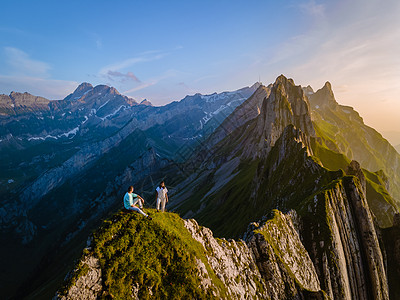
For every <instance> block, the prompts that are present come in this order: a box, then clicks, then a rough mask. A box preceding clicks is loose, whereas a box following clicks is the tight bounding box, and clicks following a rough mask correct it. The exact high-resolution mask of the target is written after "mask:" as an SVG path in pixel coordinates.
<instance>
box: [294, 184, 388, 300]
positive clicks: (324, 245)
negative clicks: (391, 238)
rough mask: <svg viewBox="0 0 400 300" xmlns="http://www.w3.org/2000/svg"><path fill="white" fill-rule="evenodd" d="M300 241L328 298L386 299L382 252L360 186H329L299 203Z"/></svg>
mask: <svg viewBox="0 0 400 300" xmlns="http://www.w3.org/2000/svg"><path fill="white" fill-rule="evenodd" d="M303 205H304V206H303V208H302V210H301V212H300V214H301V215H303V218H302V219H303V223H302V226H304V228H307V230H302V234H301V235H302V237H303V239H304V243H305V246H306V248H307V250H308V251H309V253H310V255H311V258H312V259H313V261H314V264H315V266H316V268H317V271H318V275H319V277H320V279H321V287H322V288H323V289H324V290H325V291H326V292H327V293H328V295H329V296H330V297H331V298H332V299H388V298H389V294H388V283H387V279H386V271H385V268H384V261H383V256H382V251H381V249H380V245H379V242H378V238H377V234H376V231H375V227H374V223H373V219H372V216H371V213H370V210H369V207H368V203H367V202H366V199H365V196H364V193H363V190H362V186H361V185H360V183H359V181H358V179H356V178H355V177H344V178H342V179H339V180H338V181H335V182H332V183H331V184H330V186H328V187H327V188H326V189H325V190H322V191H320V192H318V193H316V194H315V195H314V196H312V197H310V198H309V200H307V201H305V202H304V204H303Z"/></svg>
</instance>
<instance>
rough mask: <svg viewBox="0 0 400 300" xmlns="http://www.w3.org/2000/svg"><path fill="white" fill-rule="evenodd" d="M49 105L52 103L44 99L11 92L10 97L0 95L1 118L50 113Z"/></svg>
mask: <svg viewBox="0 0 400 300" xmlns="http://www.w3.org/2000/svg"><path fill="white" fill-rule="evenodd" d="M49 103H50V101H49V100H48V99H46V98H43V97H37V96H33V95H31V94H29V93H17V92H11V93H10V95H9V96H7V95H0V116H3V115H18V114H20V115H21V114H25V115H26V114H30V113H36V112H41V111H49V110H50V108H49Z"/></svg>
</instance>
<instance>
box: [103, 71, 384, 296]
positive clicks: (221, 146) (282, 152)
mask: <svg viewBox="0 0 400 300" xmlns="http://www.w3.org/2000/svg"><path fill="white" fill-rule="evenodd" d="M283 80H285V78H281V81H283ZM290 83H291V82H290V81H289V80H286V82H285V83H284V84H280V88H281V89H282V87H283V88H284V87H285V84H290ZM278 85H279V83H278V84H277V86H278ZM293 85H294V83H293ZM277 90H278V89H275V91H277ZM288 90H290V89H288ZM295 91H298V93H300V94H301V92H299V89H298V88H296V89H295ZM259 92H260V91H259ZM285 93H286V94H288V95H289V94H290V92H289V93H288V92H287V91H286V90H285ZM285 93H282V94H283V95H284V94H285ZM260 94H261V97H253V100H252V101H254V103H260V102H259V100H260V99H261V102H262V101H265V100H267V98H268V97H269V95H268V94H269V91H268V89H266V90H264V92H262V93H260ZM276 96H279V97H276ZM274 97H275V99H279V101H280V102H279V101H277V102H278V103H275V104H274V105H273V106H272V107H274V108H276V110H277V111H276V112H277V115H279V116H284V118H283V122H282V123H283V124H280V126H278V127H275V128H273V130H271V131H269V134H268V131H267V132H266V134H265V136H269V137H271V140H272V139H273V136H274V135H273V134H271V133H278V134H279V128H283V130H282V132H281V133H280V135H279V137H278V138H277V139H276V141H275V144H273V145H272V147H271V146H270V147H269V149H268V140H265V138H264V140H263V139H262V138H260V137H259V136H257V135H253V136H252V135H251V133H252V132H254V129H256V128H257V127H256V126H254V125H253V128H251V125H252V124H254V123H257V119H258V118H259V114H260V113H261V110H260V112H259V111H258V109H256V110H253V112H252V113H250V114H248V115H249V120H247V121H246V120H244V122H243V125H242V126H232V129H231V134H230V136H231V137H230V138H225V139H222V140H218V139H216V140H217V141H218V142H217V143H216V144H214V143H211V146H209V148H207V146H208V142H207V140H206V141H205V142H203V145H205V146H206V147H205V148H206V149H207V151H206V150H204V149H203V150H202V151H200V154H201V155H198V154H199V152H196V154H195V156H198V158H203V157H206V158H207V161H205V160H203V162H202V163H200V165H202V164H203V165H202V168H203V170H204V169H207V168H209V169H210V170H211V173H212V171H213V168H215V169H217V171H215V170H214V173H215V174H211V176H208V177H207V176H205V177H204V178H203V180H205V181H204V182H206V183H210V182H211V183H212V184H213V185H212V187H211V189H210V186H209V185H208V186H207V184H204V187H205V188H204V189H203V190H201V189H198V188H197V186H199V185H201V184H199V185H197V184H191V185H190V186H191V188H192V189H193V190H195V192H196V194H197V195H200V196H207V193H208V192H209V191H211V190H212V189H214V191H212V192H211V193H210V194H209V195H208V197H209V196H210V195H211V196H212V197H211V198H214V199H218V198H219V201H217V202H212V201H210V199H206V200H208V203H210V205H209V207H205V208H203V209H205V210H208V211H211V210H212V209H214V210H218V211H217V212H216V214H214V215H211V216H210V219H213V220H216V221H215V222H216V223H214V224H211V225H212V226H211V227H212V228H213V229H214V228H217V229H218V228H220V230H221V231H220V232H228V230H229V227H230V226H232V221H231V220H232V219H229V218H230V217H231V218H233V219H234V217H236V222H237V223H240V224H243V226H244V227H245V226H246V225H247V223H248V222H247V221H246V220H249V219H250V218H251V219H250V220H254V219H257V218H258V217H256V216H255V215H256V214H258V215H260V216H262V215H263V213H264V212H268V211H270V209H271V208H280V209H281V210H283V211H287V210H288V209H290V208H291V207H292V208H296V209H297V210H298V211H299V212H300V213H301V214H300V218H299V221H298V222H297V221H296V222H297V225H296V228H298V231H299V232H300V237H301V239H304V237H308V238H309V234H310V232H307V231H306V229H308V228H310V227H311V228H313V229H312V231H311V235H312V237H311V238H309V241H308V242H304V247H305V249H306V250H307V252H308V253H309V256H310V257H311V258H312V260H313V263H314V265H315V270H316V271H317V273H318V272H319V274H318V276H319V281H320V284H321V286H323V287H321V288H322V289H323V290H324V291H326V293H327V294H329V295H330V296H331V295H332V296H335V298H348V299H349V297H350V296H351V297H353V298H357V297H361V296H360V295H366V294H367V295H368V294H369V293H370V292H371V290H368V289H365V288H363V287H362V286H363V284H364V282H366V281H371V282H373V287H372V288H374V289H375V290H376V291H378V294H379V295H381V298H383V299H385V298H386V294H387V291H386V289H385V282H386V279H385V277H384V276H383V277H382V278H381V279H379V278H378V277H380V275H381V274H382V268H381V266H382V258H380V255H379V251H380V250H379V251H376V249H377V247H376V240H377V239H375V238H373V239H372V241H365V239H364V238H363V234H360V233H358V232H361V233H362V232H366V233H367V235H372V236H375V237H376V236H377V234H376V232H375V229H373V228H371V224H372V222H373V221H372V216H368V213H367V220H368V222H367V226H366V227H364V228H361V227H359V220H357V216H356V214H354V211H353V208H351V205H352V204H351V203H352V201H354V199H357V198H360V199H364V200H361V202H360V203H362V205H361V208H362V211H364V212H368V211H369V208H368V205H367V204H366V202H365V198H363V195H361V194H363V193H364V188H363V186H364V185H363V183H362V179H361V178H360V179H354V177H349V178H352V181H350V182H349V179H347V178H348V177H344V174H343V172H334V171H329V170H327V169H325V168H323V167H322V166H321V162H320V161H318V157H314V158H313V157H310V156H309V155H311V154H314V149H316V148H315V147H313V141H314V143H315V142H320V140H319V139H318V138H317V137H312V136H310V135H309V134H305V133H304V132H302V131H301V130H299V129H297V128H295V127H292V126H291V122H292V120H296V119H297V120H299V122H298V124H300V125H301V126H304V128H307V124H312V123H311V122H310V120H311V119H310V118H307V119H306V118H305V117H307V116H303V117H299V116H302V114H301V113H299V111H300V112H301V110H295V109H293V108H292V107H291V106H292V103H294V104H296V102H297V100H300V101H303V102H306V101H308V100H307V99H305V98H304V97H298V96H295V97H292V96H291V95H289V97H287V96H283V97H282V95H276V94H275V95H274ZM286 98H289V100H288V99H286ZM257 99H258V100H257ZM290 99H292V101H290ZM280 103H282V104H285V103H286V104H288V105H280ZM243 107H246V104H245V103H243V104H242V106H241V107H240V108H242V109H243ZM270 107H271V106H270ZM280 107H282V110H283V111H280V109H281V108H280ZM299 107H301V105H300V106H299ZM305 107H307V106H305ZM240 108H238V110H239V109H240ZM255 112H256V113H255ZM264 113H265V111H264ZM240 115H242V118H243V119H246V118H247V116H246V114H243V113H238V112H237V111H235V112H234V113H233V115H232V116H233V117H234V116H239V117H240ZM243 116H244V117H243ZM278 120H280V118H279V119H278ZM285 120H287V123H286V125H287V126H286V127H285V126H284V125H285V124H284V122H285ZM225 122H228V119H226V121H224V123H225ZM224 123H223V124H222V125H221V127H222V126H223V125H224ZM270 128H271V127H270ZM276 128H278V130H276ZM224 130H226V129H224ZM251 130H253V131H251ZM218 131H220V129H218V130H217V131H216V134H217V132H218ZM243 132H245V133H246V136H245V137H243ZM238 136H239V137H241V138H238ZM209 140H213V136H212V137H210V139H209ZM243 141H245V142H244V143H243ZM247 145H250V146H249V147H247V149H248V150H247V152H245V151H243V149H241V147H242V146H243V147H245V146H247ZM254 145H255V146H254ZM228 146H229V147H228ZM257 147H260V148H259V149H262V150H263V151H262V155H255V156H254V155H248V154H253V153H252V152H251V151H252V150H253V149H257ZM263 147H265V148H266V149H267V150H265V149H263ZM232 149H233V150H232ZM244 154H246V155H244ZM257 156H258V157H257ZM156 157H157V155H155V154H154V152H153V153H149V156H145V157H142V159H144V161H147V162H148V161H149V160H148V159H156V160H157V158H156ZM253 157H255V158H256V159H253ZM241 159H243V160H244V161H242V162H241V161H240V160H241ZM197 160H199V161H200V162H201V159H197ZM250 160H254V161H253V163H250V164H249V161H250ZM166 163H168V162H166ZM189 163H190V164H191V163H192V162H189ZM156 165H157V163H156ZM194 165H195V167H197V166H198V162H197V161H195V162H194ZM127 169H128V168H127ZM135 170H139V169H138V167H135V166H133V165H132V169H130V170H126V171H127V172H126V174H125V173H124V175H123V176H122V177H123V178H124V179H122V178H120V179H116V180H115V183H117V182H120V183H121V182H129V180H130V179H129V178H132V175H133V174H135ZM238 170H240V173H239V174H238V173H237V171H238ZM356 173H357V174H359V173H360V172H356ZM248 174H256V175H257V176H256V177H253V178H252V177H250V178H249V176H248ZM288 174H289V175H291V176H292V175H293V174H303V175H304V174H306V175H310V178H305V177H307V176H297V177H296V178H294V177H291V176H288ZM208 175H210V173H209V174H208ZM213 176H214V178H215V177H216V176H220V177H224V176H225V177H227V178H225V180H226V182H222V184H221V182H220V185H218V184H215V182H213ZM240 177H241V178H240ZM242 179H243V180H242ZM252 179H254V180H252ZM271 179H273V180H271ZM305 179H306V180H309V181H306V182H305V181H304V180H305ZM334 181H337V182H338V183H339V185H338V187H336V186H334V187H330V188H328V189H326V191H325V189H324V187H325V185H327V184H329V183H332V182H334ZM229 185H230V186H229ZM257 185H258V187H257ZM122 186H123V184H122V185H121V187H122ZM286 186H288V187H289V189H288V190H286V189H285V188H283V187H286ZM298 186H302V188H304V190H303V191H301V193H300V194H299V191H298ZM232 187H239V189H236V191H238V192H240V193H241V194H240V193H239V194H237V193H236V194H233V195H232V191H233V192H235V189H233V188H232ZM178 188H179V187H178ZM254 190H256V191H257V195H253V192H252V191H254ZM218 191H221V193H219V195H217V196H218V197H217V196H215V195H213V193H215V192H218ZM352 191H356V192H352ZM112 193H114V192H112ZM315 193H317V194H318V195H320V194H321V195H326V197H322V196H318V197H321V199H319V200H318V209H317V210H315V211H314V209H313V208H314V206H313V204H314V203H315V199H314V197H312V196H313V194H315ZM224 194H225V195H224ZM221 195H222V196H223V197H220V196H221ZM243 195H244V196H246V195H247V196H248V195H250V200H246V202H239V205H240V206H238V203H234V202H232V201H231V199H232V198H235V197H236V198H237V199H239V201H240V199H247V198H245V197H239V196H243ZM332 195H335V197H333V196H332ZM352 195H353V196H354V195H355V196H354V197H353V196H352ZM110 196H112V197H114V195H113V194H108V193H105V194H104V195H103V196H102V197H104V198H103V199H102V200H100V203H103V202H104V201H107V199H108V198H109V197H110ZM175 196H176V195H175ZM253 197H255V198H256V201H254V202H253V201H252V199H253ZM182 198H193V196H190V195H185V197H183V196H182ZM209 198H210V197H209ZM116 199H117V198H116ZM174 199H176V197H174ZM257 199H258V200H257ZM263 199H264V200H265V199H267V200H268V201H262V200H263ZM326 199H329V201H330V204H329V205H330V206H328V204H327V202H326V201H324V200H326ZM349 199H350V200H349ZM194 200H196V199H192V201H193V202H195V201H194ZM201 200H202V199H197V200H196V202H197V203H199V202H200V201H201ZM204 200H205V199H203V200H202V203H205V202H206V201H204ZM221 200H222V201H221ZM177 202H179V201H177ZM185 202H186V201H181V202H180V203H181V204H182V205H185ZM264 202H265V204H266V205H265V204H263V203H264ZM187 203H188V202H187ZM232 203H233V205H232ZM356 203H357V202H356ZM199 204H200V205H199ZM199 204H196V205H199V206H201V202H200V203H199ZM260 204H261V206H260ZM262 205H264V206H262ZM191 206H193V204H191ZM249 207H250V208H252V207H254V208H256V210H257V211H256V212H255V211H254V210H253V211H249V209H248V208H249ZM326 207H330V208H329V210H330V209H331V208H332V209H333V210H334V211H336V212H337V211H340V209H338V207H339V208H343V207H344V208H345V210H346V211H347V212H346V214H345V215H342V214H336V213H335V214H333V216H332V215H331V216H330V217H329V218H325V217H324V214H323V212H324V208H326ZM305 208H306V209H305ZM180 210H181V211H184V210H183V209H182V208H180ZM237 212H240V213H241V215H238V214H237ZM198 216H199V217H200V219H199V221H200V222H201V223H202V224H204V223H205V222H209V221H207V220H205V219H204V218H203V219H201V215H200V214H198V215H197V216H196V218H197V217H198ZM221 216H222V217H221ZM307 217H308V218H307ZM221 220H222V221H225V222H227V226H226V227H225V228H222V229H221ZM310 220H313V221H315V220H317V221H315V222H314V223H312V224H311V225H310ZM218 221H219V223H218ZM245 222H247V223H245ZM307 222H308V223H307ZM304 224H305V225H306V229H303V230H301V227H302V226H304ZM335 224H351V226H350V225H345V226H339V225H335ZM335 226H336V228H339V229H338V230H337V231H329V230H328V231H323V233H326V234H327V235H324V234H321V233H320V228H326V227H328V228H335ZM372 227H373V225H372ZM348 228H350V229H349V230H347V229H348ZM236 232H238V233H243V230H242V231H241V232H240V231H238V230H236ZM348 234H350V235H351V240H349V242H351V245H352V246H351V247H350V248H346V246H345V245H341V244H340V242H339V241H340V240H343V239H345V237H346V236H347V235H348ZM218 235H220V233H219V234H218ZM330 235H331V236H333V239H332V240H331V239H328V240H327V236H330ZM315 237H318V238H315ZM314 244H316V245H318V244H319V245H320V247H321V249H319V248H315V246H313V245H314ZM321 244H322V245H323V246H321ZM325 245H326V247H325ZM360 245H362V246H360ZM365 245H367V246H369V247H372V248H371V249H374V250H373V251H374V255H373V256H371V257H369V256H366V255H365V254H360V255H356V256H352V257H351V258H346V257H343V255H340V253H347V252H348V251H350V252H357V249H360V248H361V247H364V246H365ZM378 247H379V246H378ZM346 251H347V252H346ZM381 256H382V255H381ZM346 259H347V260H346ZM371 260H373V261H374V262H372V264H371ZM346 263H349V264H352V265H354V264H355V265H357V266H358V268H357V271H356V272H354V271H353V272H349V271H348V270H347V269H346ZM369 268H371V269H376V270H378V276H376V274H375V275H374V274H373V273H371V272H370V269H369ZM383 273H384V272H383ZM321 274H322V275H321ZM332 274H333V275H332ZM332 276H334V278H330V277H332ZM289 277H290V276H289ZM349 281H351V282H356V283H357V287H353V286H352V285H349V284H348V282H349ZM386 285H387V282H386ZM278 292H279V289H278ZM280 292H281V293H285V292H283V291H280Z"/></svg>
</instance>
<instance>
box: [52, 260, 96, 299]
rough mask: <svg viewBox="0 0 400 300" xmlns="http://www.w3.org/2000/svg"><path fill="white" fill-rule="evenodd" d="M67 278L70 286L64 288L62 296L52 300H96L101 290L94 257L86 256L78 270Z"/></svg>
mask: <svg viewBox="0 0 400 300" xmlns="http://www.w3.org/2000/svg"><path fill="white" fill-rule="evenodd" d="M70 276H72V278H68V280H69V281H70V286H68V287H66V289H67V291H66V292H65V293H64V295H62V296H61V295H57V296H55V297H54V299H60V300H75V299H87V300H96V299H98V297H99V296H100V292H101V290H102V277H101V268H100V264H99V260H98V259H97V258H95V257H94V256H86V257H84V258H83V259H82V261H81V262H80V266H79V269H75V270H74V272H72V273H71V274H70Z"/></svg>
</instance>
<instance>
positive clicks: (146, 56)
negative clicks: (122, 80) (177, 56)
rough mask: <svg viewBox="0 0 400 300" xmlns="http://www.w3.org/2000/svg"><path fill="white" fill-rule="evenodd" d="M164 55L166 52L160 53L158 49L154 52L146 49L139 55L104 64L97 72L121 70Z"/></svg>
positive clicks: (104, 73)
mask: <svg viewBox="0 0 400 300" xmlns="http://www.w3.org/2000/svg"><path fill="white" fill-rule="evenodd" d="M166 55H167V53H160V52H159V51H155V52H151V51H150V52H149V51H148V52H145V53H143V54H141V55H139V56H136V57H131V58H128V59H125V60H123V61H119V62H115V63H113V64H110V65H107V66H104V67H103V68H101V69H100V71H99V74H100V75H106V74H107V73H108V72H109V71H121V70H124V69H126V68H129V67H132V66H133V65H135V64H138V63H143V62H150V61H154V60H159V59H161V58H163V57H165V56H166Z"/></svg>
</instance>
